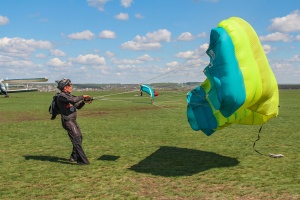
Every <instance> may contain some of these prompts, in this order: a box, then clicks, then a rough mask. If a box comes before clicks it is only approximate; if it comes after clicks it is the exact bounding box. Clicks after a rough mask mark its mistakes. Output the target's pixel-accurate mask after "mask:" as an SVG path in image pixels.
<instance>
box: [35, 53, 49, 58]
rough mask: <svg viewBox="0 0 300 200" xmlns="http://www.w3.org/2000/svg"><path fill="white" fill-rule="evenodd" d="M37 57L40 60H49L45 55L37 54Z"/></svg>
mask: <svg viewBox="0 0 300 200" xmlns="http://www.w3.org/2000/svg"><path fill="white" fill-rule="evenodd" d="M35 57H36V58H40V59H46V58H47V56H46V55H45V54H43V53H39V54H36V55H35Z"/></svg>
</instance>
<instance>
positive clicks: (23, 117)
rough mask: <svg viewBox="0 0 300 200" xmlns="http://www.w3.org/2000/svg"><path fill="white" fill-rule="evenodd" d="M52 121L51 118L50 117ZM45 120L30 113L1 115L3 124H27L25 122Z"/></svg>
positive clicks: (0, 119)
mask: <svg viewBox="0 0 300 200" xmlns="http://www.w3.org/2000/svg"><path fill="white" fill-rule="evenodd" d="M49 119H50V116H49ZM36 120H43V119H41V117H39V116H37V115H33V114H32V113H28V112H18V113H15V112H10V113H0V121H1V122H25V121H36Z"/></svg>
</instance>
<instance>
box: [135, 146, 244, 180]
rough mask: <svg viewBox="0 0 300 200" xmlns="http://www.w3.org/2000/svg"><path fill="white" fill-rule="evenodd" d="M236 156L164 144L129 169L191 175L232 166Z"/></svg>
mask: <svg viewBox="0 0 300 200" xmlns="http://www.w3.org/2000/svg"><path fill="white" fill-rule="evenodd" d="M238 164H239V161H238V160H237V159H236V158H231V157H227V156H222V155H219V154H216V153H212V152H207V151H199V150H194V149H187V148H178V147H168V146H162V147H160V148H159V149H158V150H157V151H155V152H154V153H152V154H151V155H149V156H148V157H147V158H145V159H144V160H142V161H140V162H139V163H138V164H136V165H133V166H131V167H130V168H129V169H130V170H133V171H135V172H139V173H149V174H153V175H157V176H166V177H170V176H191V175H193V174H197V173H199V172H203V171H206V170H209V169H212V168H219V167H232V166H236V165H238Z"/></svg>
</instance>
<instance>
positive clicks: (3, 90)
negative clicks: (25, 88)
mask: <svg viewBox="0 0 300 200" xmlns="http://www.w3.org/2000/svg"><path fill="white" fill-rule="evenodd" d="M0 94H3V95H5V97H9V95H8V94H7V91H6V88H5V85H4V84H3V83H2V82H1V81H0Z"/></svg>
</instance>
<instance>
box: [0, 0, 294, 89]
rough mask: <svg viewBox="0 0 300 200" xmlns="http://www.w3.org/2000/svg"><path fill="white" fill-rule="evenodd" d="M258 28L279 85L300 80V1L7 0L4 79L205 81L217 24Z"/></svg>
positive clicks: (0, 34)
mask: <svg viewBox="0 0 300 200" xmlns="http://www.w3.org/2000/svg"><path fill="white" fill-rule="evenodd" d="M232 16H235V17H240V18H243V19H244V20H246V21H247V22H248V23H249V24H251V26H252V27H253V28H254V30H255V31H256V33H257V35H258V37H259V39H260V41H261V44H262V46H263V48H264V51H265V53H266V56H267V58H268V61H269V64H270V66H271V68H272V70H273V72H274V74H275V77H276V79H277V82H278V83H279V84H300V3H299V1H298V0H251V1H241V0H43V1H41V0H26V1H20V0H3V1H1V2H0V80H1V79H6V78H33V77H37V78H38V77H47V78H48V79H49V81H48V82H52V83H54V81H55V80H59V79H62V78H69V79H71V80H72V82H73V83H122V84H128V83H132V84H141V83H155V82H179V83H182V82H202V81H204V80H205V78H206V77H205V75H204V74H203V70H204V68H205V67H206V66H207V65H208V63H209V57H208V56H207V55H206V53H205V51H206V49H207V48H208V45H209V36H210V31H211V29H213V28H216V27H217V25H218V23H219V22H221V21H222V20H224V19H228V18H229V17H232Z"/></svg>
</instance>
